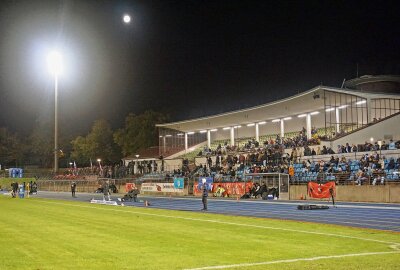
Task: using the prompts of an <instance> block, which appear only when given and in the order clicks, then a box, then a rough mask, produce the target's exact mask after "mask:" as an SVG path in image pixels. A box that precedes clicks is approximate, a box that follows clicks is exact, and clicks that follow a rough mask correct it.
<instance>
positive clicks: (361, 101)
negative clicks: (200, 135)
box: [356, 100, 367, 105]
mask: <svg viewBox="0 0 400 270" xmlns="http://www.w3.org/2000/svg"><path fill="white" fill-rule="evenodd" d="M365 103H367V101H366V100H360V101H357V102H356V105H361V104H365Z"/></svg>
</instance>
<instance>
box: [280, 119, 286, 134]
mask: <svg viewBox="0 0 400 270" xmlns="http://www.w3.org/2000/svg"><path fill="white" fill-rule="evenodd" d="M284 122H285V121H283V119H281V138H283V137H285V123H284Z"/></svg>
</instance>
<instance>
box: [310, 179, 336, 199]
mask: <svg viewBox="0 0 400 270" xmlns="http://www.w3.org/2000/svg"><path fill="white" fill-rule="evenodd" d="M331 189H332V193H333V196H335V193H336V185H335V182H328V183H326V184H318V183H314V182H308V187H307V193H308V196H309V197H311V198H319V199H321V198H330V197H331V196H332V195H331Z"/></svg>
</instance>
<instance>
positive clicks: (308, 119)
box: [306, 113, 311, 140]
mask: <svg viewBox="0 0 400 270" xmlns="http://www.w3.org/2000/svg"><path fill="white" fill-rule="evenodd" d="M306 122H307V139H308V140H309V139H311V114H309V113H307V116H306Z"/></svg>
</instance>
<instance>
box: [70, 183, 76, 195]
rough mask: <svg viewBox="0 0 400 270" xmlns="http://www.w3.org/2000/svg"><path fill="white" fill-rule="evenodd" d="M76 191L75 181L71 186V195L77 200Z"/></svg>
mask: <svg viewBox="0 0 400 270" xmlns="http://www.w3.org/2000/svg"><path fill="white" fill-rule="evenodd" d="M75 191H76V183H75V181H74V182H72V184H71V193H72V197H73V198H76V196H75Z"/></svg>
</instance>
